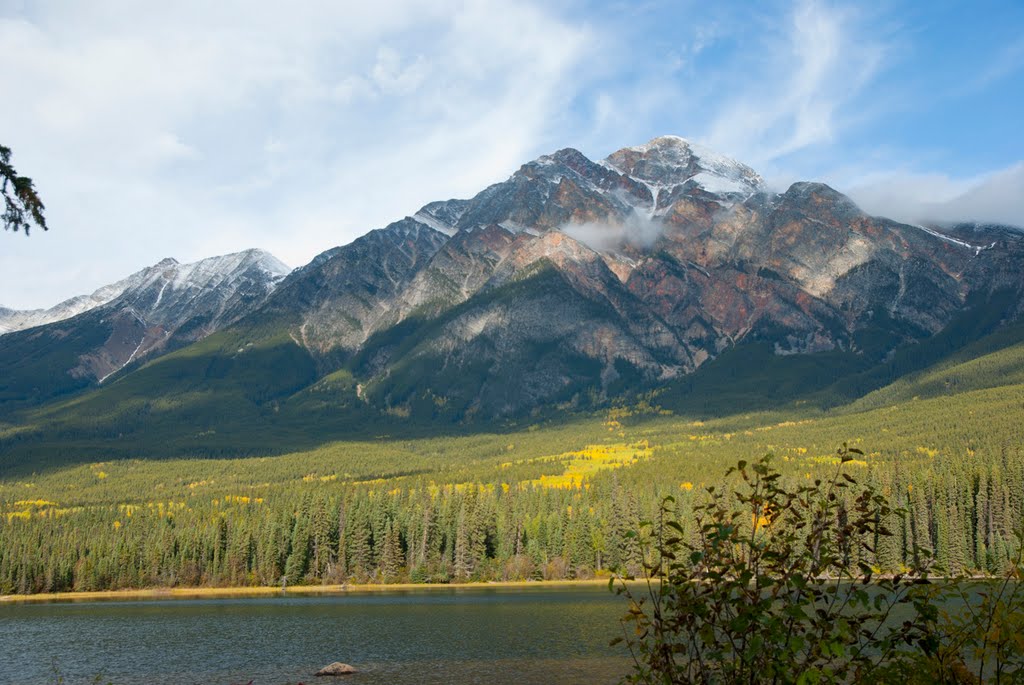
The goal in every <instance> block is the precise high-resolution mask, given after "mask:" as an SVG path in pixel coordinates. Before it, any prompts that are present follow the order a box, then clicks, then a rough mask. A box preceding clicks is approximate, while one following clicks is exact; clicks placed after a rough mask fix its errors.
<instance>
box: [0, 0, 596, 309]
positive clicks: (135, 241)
mask: <svg viewBox="0 0 1024 685" xmlns="http://www.w3.org/2000/svg"><path fill="white" fill-rule="evenodd" d="M590 37H591V36H590V30H589V29H588V28H586V27H585V26H582V25H577V24H572V23H569V22H568V21H567V20H565V19H564V18H562V17H560V16H559V15H558V14H557V13H556V12H553V11H551V10H548V9H545V8H544V7H543V6H542V5H540V4H532V3H504V2H501V1H500V0H474V1H472V2H457V1H456V0H438V1H437V2H431V3H421V2H417V1H415V0H393V1H390V2H388V3H383V4H381V3H377V4H373V3H363V4H356V5H353V4H352V3H337V2H330V1H328V0H310V1H309V2H299V3H297V4H295V5H293V6H292V7H291V8H290V9H289V10H288V11H282V10H281V5H280V3H276V2H269V1H265V0H261V1H257V2H244V3H243V2H226V3H215V4H213V5H211V4H209V3H205V2H199V1H198V0H186V1H184V2H175V3H128V2H121V1H120V0H98V1H97V2H91V3H87V4H82V3H76V2H71V1H62V0H51V1H43V2H39V3H33V4H31V5H26V7H25V9H24V10H20V11H19V10H16V9H15V10H7V11H5V10H2V9H0V44H2V45H4V46H5V50H7V51H9V52H10V54H15V55H17V60H18V68H17V69H5V70H3V72H2V73H0V88H2V89H3V90H4V92H7V93H16V94H17V100H18V102H19V106H18V107H5V108H3V109H2V111H0V131H2V132H3V137H4V140H3V143H4V144H5V145H9V146H11V147H12V148H13V149H14V153H15V159H16V161H17V163H18V168H19V169H22V170H23V171H24V173H27V174H29V175H31V176H33V178H35V180H36V181H37V185H38V187H39V188H40V190H41V192H42V193H43V196H44V199H45V200H46V202H47V209H48V219H49V223H50V225H51V227H52V230H51V231H50V232H49V233H48V234H41V233H40V234H39V235H38V236H36V235H33V236H32V238H31V240H18V239H16V238H14V237H12V236H7V240H6V244H5V246H4V250H3V253H2V256H0V293H2V295H0V301H3V302H5V303H8V304H16V305H19V306H27V305H44V304H52V302H53V301H55V300H56V299H57V298H59V297H63V296H67V295H71V294H75V293H78V292H81V291H83V290H88V289H89V288H91V287H94V286H97V285H100V284H102V283H104V282H106V281H108V280H111V279H112V276H119V275H123V274H124V273H127V272H128V271H131V270H133V269H136V268H140V267H142V266H144V265H146V264H149V263H152V262H154V261H156V260H158V259H159V258H161V257H163V256H168V255H171V256H176V257H178V258H179V259H197V258H201V257H204V256H208V255H209V254H211V253H213V252H224V251H232V250H238V249H243V248H245V247H250V246H260V247H264V248H267V249H269V250H271V251H273V252H274V253H275V254H277V255H278V256H279V257H281V258H282V259H284V260H285V261H286V262H289V263H291V264H301V263H304V262H305V261H307V260H308V259H309V258H310V257H312V256H313V255H314V254H316V253H317V252H319V251H321V250H323V249H327V248H329V247H332V246H334V245H338V244H343V243H345V242H348V241H350V240H352V239H353V238H355V237H357V236H358V235H360V234H362V233H364V232H366V231H367V230H369V229H371V228H375V227H378V226H381V225H384V224H385V223H388V222H389V221H391V220H394V219H396V218H400V217H401V216H402V214H404V213H407V212H412V211H415V209H416V208H417V207H418V206H419V205H421V204H423V203H426V202H428V201H430V200H433V199H437V198H445V197H451V196H459V195H467V194H471V193H473V192H475V191H476V190H478V189H479V188H480V187H481V186H482V185H484V184H486V183H489V182H493V181H495V180H498V179H500V178H502V177H504V176H507V175H508V174H509V173H510V172H511V171H512V170H514V169H515V168H516V167H517V166H518V165H519V164H521V163H522V162H523V161H525V159H526V158H528V157H530V156H534V155H536V154H540V153H541V152H546V151H547V148H548V147H549V146H553V145H555V144H556V142H557V141H556V140H555V139H557V138H558V137H559V136H558V133H557V127H555V126H552V122H557V121H559V119H560V117H562V114H561V113H562V112H564V111H566V110H567V109H568V106H567V100H568V99H570V98H572V97H573V94H574V92H575V90H574V89H575V88H576V87H578V86H577V85H575V84H576V83H577V82H578V81H579V78H578V77H577V72H578V71H579V70H580V69H581V68H582V65H584V63H585V61H586V58H587V55H588V53H589V51H590V50H591V49H592V48H591V47H590V46H591V45H592V41H591V40H590ZM114 265H116V266H114ZM40 273H45V274H47V276H46V278H43V279H40V278H38V274H40ZM34 276H35V277H34ZM28 284H31V285H28Z"/></svg>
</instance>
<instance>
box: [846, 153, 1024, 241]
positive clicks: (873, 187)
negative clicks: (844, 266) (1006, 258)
mask: <svg viewBox="0 0 1024 685" xmlns="http://www.w3.org/2000/svg"><path fill="white" fill-rule="evenodd" d="M848 192H849V195H850V197H851V198H853V199H854V201H856V202H857V204H859V205H860V206H861V208H862V209H864V211H866V212H868V213H871V214H876V215H879V216H887V217H891V218H894V219H898V220H900V221H907V222H911V223H920V222H926V221H947V222H949V221H982V222H991V223H1001V224H1009V225H1011V226H1020V227H1024V163H1018V164H1015V165H1013V166H1010V167H1008V168H1006V169H1002V170H1000V171H997V172H994V173H991V174H986V175H984V176H980V177H974V178H965V179H956V178H951V177H950V176H947V175H945V174H939V173H933V174H920V173H910V172H904V173H897V174H875V175H874V176H873V177H871V178H867V179H863V180H862V181H861V182H860V183H859V184H857V185H854V186H853V187H851V188H850V190H849V191H848Z"/></svg>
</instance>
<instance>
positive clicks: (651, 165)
mask: <svg viewBox="0 0 1024 685" xmlns="http://www.w3.org/2000/svg"><path fill="white" fill-rule="evenodd" d="M604 161H605V163H606V164H607V165H609V166H611V167H613V168H615V169H616V170H618V171H620V172H621V173H624V174H626V175H628V176H630V177H632V178H634V179H635V180H637V181H640V182H642V183H645V184H649V185H654V186H658V187H663V188H664V187H674V186H678V185H682V184H683V183H686V182H688V181H690V182H692V183H693V184H695V185H698V186H700V187H702V188H703V189H704V190H706V191H708V192H711V193H719V194H721V193H746V194H749V193H752V192H758V191H760V190H763V189H764V179H763V178H761V175H760V174H758V173H757V172H756V171H754V170H753V169H751V168H750V167H748V166H747V165H746V164H742V163H740V162H737V161H736V160H734V159H731V158H729V157H726V156H724V155H721V154H719V153H717V152H715V151H714V150H711V149H710V148H707V147H705V146H703V145H699V144H697V143H693V142H691V141H689V140H687V139H685V138H680V137H679V136H659V137H658V138H654V139H652V140H650V141H648V142H647V143H645V144H643V145H636V146H634V147H627V148H623V149H621V150H619V151H617V152H614V153H612V154H611V155H609V156H608V157H607V158H606V159H605V160H604Z"/></svg>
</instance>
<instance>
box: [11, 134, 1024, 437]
mask: <svg viewBox="0 0 1024 685" xmlns="http://www.w3.org/2000/svg"><path fill="white" fill-rule="evenodd" d="M1022 273H1024V234H1022V233H1021V232H1020V231H1019V230H1017V229H1015V228H1012V227H1003V226H986V225H978V224H961V225H957V226H942V227H940V226H913V225H907V224H902V223H899V222H896V221H891V220H888V219H885V218H880V217H873V216H868V215H867V214H865V213H864V212H862V211H861V210H860V209H859V208H858V207H857V206H856V205H855V204H854V203H853V202H852V201H851V200H850V199H849V198H847V197H845V196H844V195H842V194H841V193H839V192H837V191H835V190H833V189H832V188H830V187H828V186H827V185H824V184H821V183H803V182H802V183H795V184H793V185H792V186H791V187H790V188H788V189H787V190H786V191H785V192H782V193H775V192H772V191H771V190H769V189H768V188H767V187H766V185H765V183H764V181H763V179H762V178H761V177H760V176H759V175H758V174H757V173H756V172H755V171H754V170H753V169H751V168H749V167H747V166H745V165H743V164H740V163H738V162H735V161H733V160H730V159H727V158H725V157H722V156H720V155H717V154H715V153H713V152H711V151H709V150H706V149H704V148H702V147H700V146H697V145H694V144H692V143H690V142H688V141H686V140H684V139H682V138H677V137H672V136H666V137H662V138H656V139H654V140H652V141H650V142H649V143H647V144H645V145H641V146H637V147H629V148H624V149H622V150H619V151H618V152H615V153H613V154H612V155H610V156H609V157H607V158H606V159H604V160H601V161H597V162H595V161H591V160H589V159H587V158H586V157H585V156H584V155H583V154H581V153H580V152H578V151H576V150H572V149H565V150H560V151H558V152H555V153H553V154H551V155H545V156H543V157H540V158H539V159H537V160H534V161H532V162H529V163H527V164H524V165H523V166H522V167H521V168H520V169H519V170H518V171H516V172H515V173H514V174H513V175H512V176H511V177H510V178H509V179H508V180H506V181H504V182H501V183H498V184H495V185H492V186H490V187H488V188H486V189H484V190H483V191H481V192H480V193H478V194H477V195H476V196H475V197H473V198H472V199H469V200H448V201H442V202H434V203H431V204H428V205H426V206H425V207H423V208H422V209H420V210H419V211H418V212H415V213H414V214H412V215H410V216H407V217H406V218H404V219H402V220H400V221H397V222H395V223H393V224H391V225H389V226H387V227H385V228H383V229H379V230H374V231H371V232H369V233H367V234H366V235H364V236H363V237H361V238H359V239H357V240H355V241H353V242H352V243H350V244H348V245H346V246H343V247H337V248H333V249H331V250H328V251H327V252H324V253H323V254H321V255H319V256H317V257H316V258H315V259H313V261H312V262H310V263H309V264H307V265H305V266H303V267H300V268H298V269H296V270H294V271H291V272H288V270H287V269H286V268H285V267H284V266H283V265H282V264H281V263H280V262H278V261H277V260H276V259H274V258H273V257H272V256H270V255H268V254H266V253H262V252H259V251H255V250H251V251H247V252H243V253H239V254H236V255H228V256H225V257H217V258H213V259H209V260H204V261H202V262H198V263H196V264H192V265H180V264H178V263H176V262H174V261H173V260H165V261H163V262H160V263H159V264H157V265H154V266H153V267H150V268H148V269H145V270H143V271H141V272H139V273H138V274H135V275H133V276H131V277H129V278H127V279H125V280H124V281H120V282H119V283H116V284H113V285H111V286H108V287H106V288H102V289H100V290H99V291H97V292H96V293H93V294H92V295H90V296H85V297H81V298H75V299H73V300H69V301H68V302H65V303H61V304H60V305H58V306H57V307H54V308H53V309H51V310H46V311H37V312H11V311H9V310H0V327H3V328H0V330H3V329H7V330H13V329H24V330H16V331H15V332H9V333H7V334H6V335H2V336H0V377H2V378H4V381H3V383H2V385H0V417H6V419H5V420H6V421H8V422H9V424H10V425H13V426H17V425H23V424H24V425H26V426H27V425H32V426H34V427H33V428H32V429H31V430H30V429H27V428H25V429H24V430H21V431H16V433H17V436H18V437H17V438H16V439H15V438H10V437H8V438H4V437H3V435H4V434H3V433H0V454H2V453H3V451H4V448H5V442H6V443H7V444H6V447H8V448H11V449H14V448H15V447H16V446H17V445H21V444H23V443H24V442H25V441H28V442H30V443H31V442H32V440H34V439H36V438H34V437H33V436H36V437H39V436H43V435H49V436H51V437H52V436H53V435H56V434H57V433H59V434H60V435H63V436H65V438H67V439H71V437H70V436H73V437H74V439H75V440H80V439H86V438H87V439H96V440H102V439H107V438H109V437H110V436H111V435H113V434H115V433H116V434H117V435H119V436H123V435H126V434H129V435H130V434H137V435H142V433H143V432H144V431H145V430H146V429H147V427H151V426H153V425H160V426H163V427H164V428H165V429H166V431H171V432H173V429H172V428H171V426H173V425H180V430H181V431H182V432H187V433H188V436H186V437H187V439H185V438H182V441H181V442H180V446H181V447H180V448H181V449H190V450H194V451H204V450H205V449H207V447H208V446H209V445H210V444H211V442H210V439H209V438H207V439H206V440H204V439H203V438H202V434H205V435H206V436H209V435H211V433H210V431H214V432H216V431H218V430H219V431H221V432H220V433H219V435H221V436H224V435H228V434H231V435H236V436H237V435H240V434H241V429H240V428H239V427H240V426H245V425H251V424H252V423H253V422H256V421H258V422H261V425H263V424H265V425H277V426H278V427H279V428H280V430H281V431H286V429H287V427H288V426H292V427H294V426H299V425H301V426H304V427H308V426H309V425H311V424H309V423H308V422H309V421H315V422H316V423H315V425H316V426H318V427H320V428H322V429H323V430H328V428H327V427H330V426H334V427H335V428H334V429H335V430H337V431H345V430H350V429H355V428H357V427H363V428H365V426H366V425H368V424H373V425H392V424H395V423H401V422H403V421H405V422H415V421H416V420H417V419H422V420H426V421H434V422H437V421H445V422H449V423H450V422H456V423H467V422H477V421H493V420H508V419H515V418H516V417H528V416H531V415H532V416H536V415H538V414H544V413H546V412H549V411H573V410H578V409H585V408H587V407H594V406H601V405H602V404H603V403H607V402H609V401H612V400H614V399H615V398H618V397H622V396H624V395H630V394H634V393H644V392H651V391H653V392H655V393H661V396H662V397H663V399H664V400H665V401H668V399H669V398H676V400H678V401H680V402H682V403H683V404H687V403H689V404H690V405H691V406H696V405H694V402H695V400H696V399H699V396H700V394H701V393H704V394H707V393H708V392H709V390H708V389H709V388H712V387H714V388H718V389H720V390H721V391H722V392H726V391H727V388H725V387H724V386H725V385H728V384H729V381H728V380H722V379H730V378H732V379H733V381H735V383H737V384H738V385H742V384H743V382H744V381H745V380H749V377H752V376H753V375H754V374H751V373H747V372H745V371H744V369H748V368H749V365H750V363H751V360H752V359H757V360H758V361H757V367H758V369H759V371H763V370H764V369H765V368H769V367H771V368H775V367H778V368H779V369H782V370H783V371H782V372H781V373H783V374H790V375H792V374H799V373H801V372H800V371H799V370H798V369H801V368H806V363H810V362H809V361H808V362H804V361H800V360H820V359H824V358H826V357H827V358H828V359H829V360H830V361H829V362H828V364H827V365H826V366H827V367H828V372H827V373H824V375H822V378H821V379H819V381H815V382H814V383H810V382H809V384H802V385H801V387H802V388H804V389H811V390H814V389H819V390H820V389H821V388H824V387H826V386H829V384H832V385H835V384H836V383H839V382H840V380H841V379H843V378H847V379H854V378H856V379H857V380H856V381H853V380H850V381H849V382H850V383H852V385H851V387H853V388H856V391H857V392H860V391H863V392H867V391H868V390H872V389H874V388H875V387H878V386H879V385H880V383H881V382H882V380H883V379H885V380H891V379H892V377H893V376H895V375H899V374H900V373H903V372H904V371H908V370H912V369H914V368H920V365H921V364H920V363H918V362H916V361H915V357H919V358H920V360H921V363H924V361H925V360H934V359H935V358H938V357H939V356H941V355H942V354H948V353H951V352H952V351H954V350H956V349H959V348H961V347H963V346H964V345H965V344H967V343H968V342H970V341H972V340H975V339H978V338H979V337H981V336H983V335H986V334H988V333H991V332H992V331H994V330H997V329H999V328H1000V327H1003V326H1005V325H1006V324H1007V323H1009V322H1012V321H1014V320H1016V319H1017V318H1018V317H1020V315H1021V313H1022V310H1024V297H1022V292H1021V291H1022V289H1024V279H1022V277H1021V274H1022ZM30 327H31V328H30ZM716 360H717V361H716ZM900 360H903V361H900ZM802 364H803V365H804V366H801V365H802ZM886 365H888V366H886ZM883 367H884V369H885V370H884V371H879V369H882V368H883ZM785 369H789V371H785ZM695 372H696V373H695ZM702 374H703V375H702ZM872 374H874V375H872ZM819 375H821V374H820V373H819ZM701 378H709V379H710V378H715V379H717V380H716V382H715V383H716V384H715V385H713V386H711V385H707V384H704V385H702V384H701V381H700V379H701ZM873 378H874V379H876V380H877V382H876V381H875V380H871V379H873ZM791 381H792V378H789V379H787V383H788V384H790V385H791V384H792V383H791ZM758 391H759V392H763V393H766V394H767V395H770V394H771V392H772V391H771V389H770V388H759V390H758ZM780 392H781V391H780ZM851 392H853V391H852V390H851ZM780 397H781V395H780ZM702 406H707V403H705V404H704V405H702ZM101 408H102V411H101ZM44 417H45V421H43V418H44ZM300 417H301V418H300ZM175 422H177V424H176V423H175ZM289 422H291V423H289ZM42 423H45V425H46V426H47V427H46V428H45V429H43V428H40V427H39V426H40V425H42ZM229 424H230V425H231V426H234V427H235V432H234V433H232V432H231V431H230V430H228V425H229ZM86 425H88V428H86ZM320 428H317V430H319V429H320ZM54 431H57V433H55V432H54ZM166 431H165V432H164V433H161V435H164V434H166ZM257 433H258V431H257ZM12 435H13V433H12ZM189 436H190V437H189ZM39 439H42V438H41V437H40V438H39ZM225 440H226V438H225ZM176 444H177V443H176ZM227 445H228V443H227V442H225V447H224V448H225V449H228V447H227ZM176 449H177V448H176Z"/></svg>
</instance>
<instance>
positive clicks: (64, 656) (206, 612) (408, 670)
mask: <svg viewBox="0 0 1024 685" xmlns="http://www.w3.org/2000/svg"><path fill="white" fill-rule="evenodd" d="M624 608H625V607H624V603H623V600H622V598H620V597H616V596H615V595H613V594H611V593H609V592H608V590H607V588H604V587H587V588H573V589H570V590H566V589H545V588H537V589H526V590H514V591H513V590H498V589H495V590H489V589H455V588H451V589H448V588H445V589H432V590H424V591H413V592H388V593H383V592H381V593H372V594H350V595H344V596H322V597H268V598H259V599H203V600H167V601H142V602H90V603H62V604H25V605H4V606H0V683H25V684H35V683H40V684H42V683H58V682H63V683H68V684H73V683H92V682H94V679H95V678H96V676H97V675H101V676H102V680H100V681H99V682H101V683H107V682H112V683H116V684H118V685H130V684H135V683H138V684H140V685H142V684H145V685H163V684H168V685H170V684H172V683H173V684H174V685H182V684H186V683H203V684H204V685H205V684H207V683H224V684H225V685H227V684H231V683H238V684H240V685H244V684H246V683H248V682H249V681H250V680H251V681H253V685H272V684H273V685H277V684H280V683H293V684H294V683H299V682H304V683H306V684H307V685H309V684H311V683H314V682H316V683H318V684H319V685H326V681H329V682H344V683H350V684H351V685H362V684H368V683H395V684H403V683H423V684H429V683H437V684H441V683H481V684H483V683H486V684H487V685H495V684H498V683H516V684H517V685H524V684H530V683H537V684H540V683H544V684H548V683H581V684H583V683H586V684H588V685H589V684H590V683H614V682H616V681H617V680H618V678H619V677H620V676H622V675H623V674H624V673H626V672H627V670H628V668H629V661H628V657H627V655H626V653H625V652H624V651H623V649H622V647H621V646H619V647H614V648H612V647H608V641H609V640H610V639H612V638H613V637H615V636H616V635H618V634H621V633H620V630H621V629H620V628H619V624H618V617H619V616H621V615H622V614H623V613H625V611H624ZM332 661H342V662H345V663H349V664H352V665H354V666H356V667H357V668H359V669H360V670H361V673H359V674H357V675H353V676H348V677H346V678H344V679H340V678H339V679H335V678H314V677H312V674H313V673H315V672H316V671H317V670H318V669H319V668H321V667H322V666H324V665H326V664H328V663H331V662H332ZM61 678H62V679H63V680H60V679H61Z"/></svg>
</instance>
